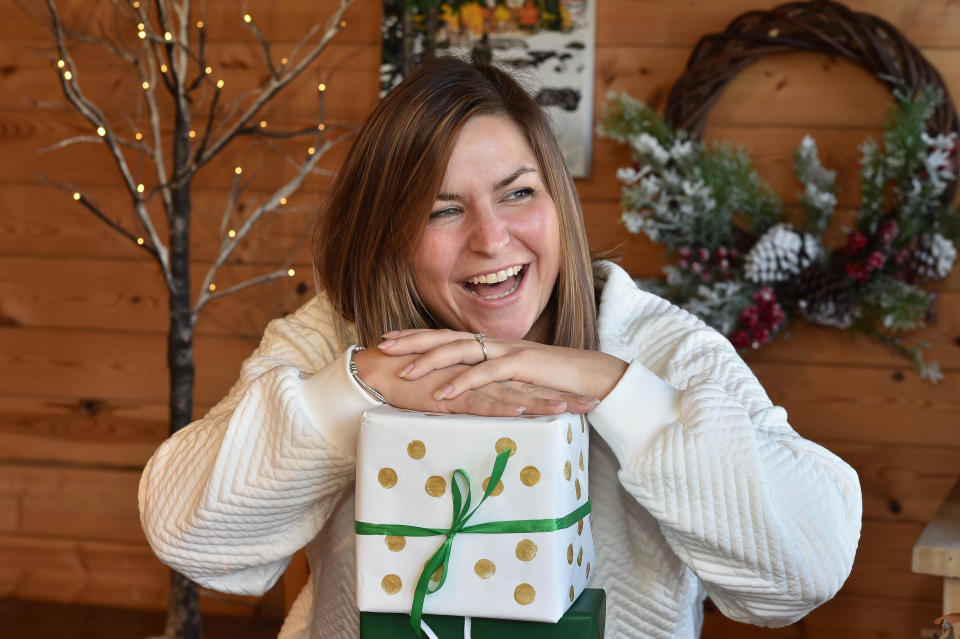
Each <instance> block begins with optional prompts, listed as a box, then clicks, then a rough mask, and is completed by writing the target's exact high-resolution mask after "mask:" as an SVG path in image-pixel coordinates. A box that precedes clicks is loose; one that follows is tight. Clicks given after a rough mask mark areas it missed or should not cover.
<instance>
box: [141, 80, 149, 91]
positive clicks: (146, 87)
mask: <svg viewBox="0 0 960 639" xmlns="http://www.w3.org/2000/svg"><path fill="white" fill-rule="evenodd" d="M140 86H142V87H143V90H144V91H146V90H147V89H149V88H150V83H149V82H147V81H146V80H144V81H143V83H142V84H141V85H140Z"/></svg>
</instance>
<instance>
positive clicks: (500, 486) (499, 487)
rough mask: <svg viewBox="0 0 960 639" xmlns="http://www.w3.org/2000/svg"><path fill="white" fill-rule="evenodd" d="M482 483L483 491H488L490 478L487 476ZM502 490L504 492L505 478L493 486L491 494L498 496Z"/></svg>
mask: <svg viewBox="0 0 960 639" xmlns="http://www.w3.org/2000/svg"><path fill="white" fill-rule="evenodd" d="M481 485H482V486H483V492H487V486H489V485H490V478H489V477H487V478H486V479H484V480H483V483H482V484H481ZM502 492H503V480H501V481H498V482H497V485H496V486H495V487H494V488H493V490H491V491H490V496H491V497H496V496H497V495H499V494H500V493H502Z"/></svg>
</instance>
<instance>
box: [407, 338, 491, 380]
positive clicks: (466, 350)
mask: <svg viewBox="0 0 960 639" xmlns="http://www.w3.org/2000/svg"><path fill="white" fill-rule="evenodd" d="M487 349H488V350H487V353H488V355H489V352H490V351H489V349H490V347H489V346H487ZM482 361H484V351H483V349H482V348H480V344H479V343H477V340H475V339H473V338H472V337H470V338H466V339H457V340H454V341H452V342H447V343H446V344H442V345H440V346H436V347H435V348H431V349H429V350H427V351H426V352H424V353H423V354H421V355H419V356H417V357H416V358H414V359H413V361H411V362H410V363H409V364H407V365H406V366H404V367H403V368H402V369H401V370H400V371H399V372H398V373H397V374H398V375H399V376H400V377H402V378H404V379H408V380H414V379H419V378H421V377H422V376H424V375H426V374H427V373H429V372H431V371H435V370H439V369H442V368H447V367H448V366H454V365H456V364H471V365H472V364H479V363H480V362H482Z"/></svg>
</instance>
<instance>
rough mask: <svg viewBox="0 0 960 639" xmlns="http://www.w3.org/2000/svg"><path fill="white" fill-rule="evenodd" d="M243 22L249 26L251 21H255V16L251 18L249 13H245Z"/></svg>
mask: <svg viewBox="0 0 960 639" xmlns="http://www.w3.org/2000/svg"><path fill="white" fill-rule="evenodd" d="M243 21H244V22H246V23H248V24H249V23H250V22H251V21H253V16H251V15H250V14H249V13H245V14H243Z"/></svg>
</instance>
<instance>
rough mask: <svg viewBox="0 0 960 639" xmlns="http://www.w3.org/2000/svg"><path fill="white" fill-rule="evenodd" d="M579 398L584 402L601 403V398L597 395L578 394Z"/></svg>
mask: <svg viewBox="0 0 960 639" xmlns="http://www.w3.org/2000/svg"><path fill="white" fill-rule="evenodd" d="M577 400H579V401H581V402H583V403H584V404H599V403H600V400H599V399H597V398H596V397H587V396H586V395H579V396H577Z"/></svg>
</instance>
